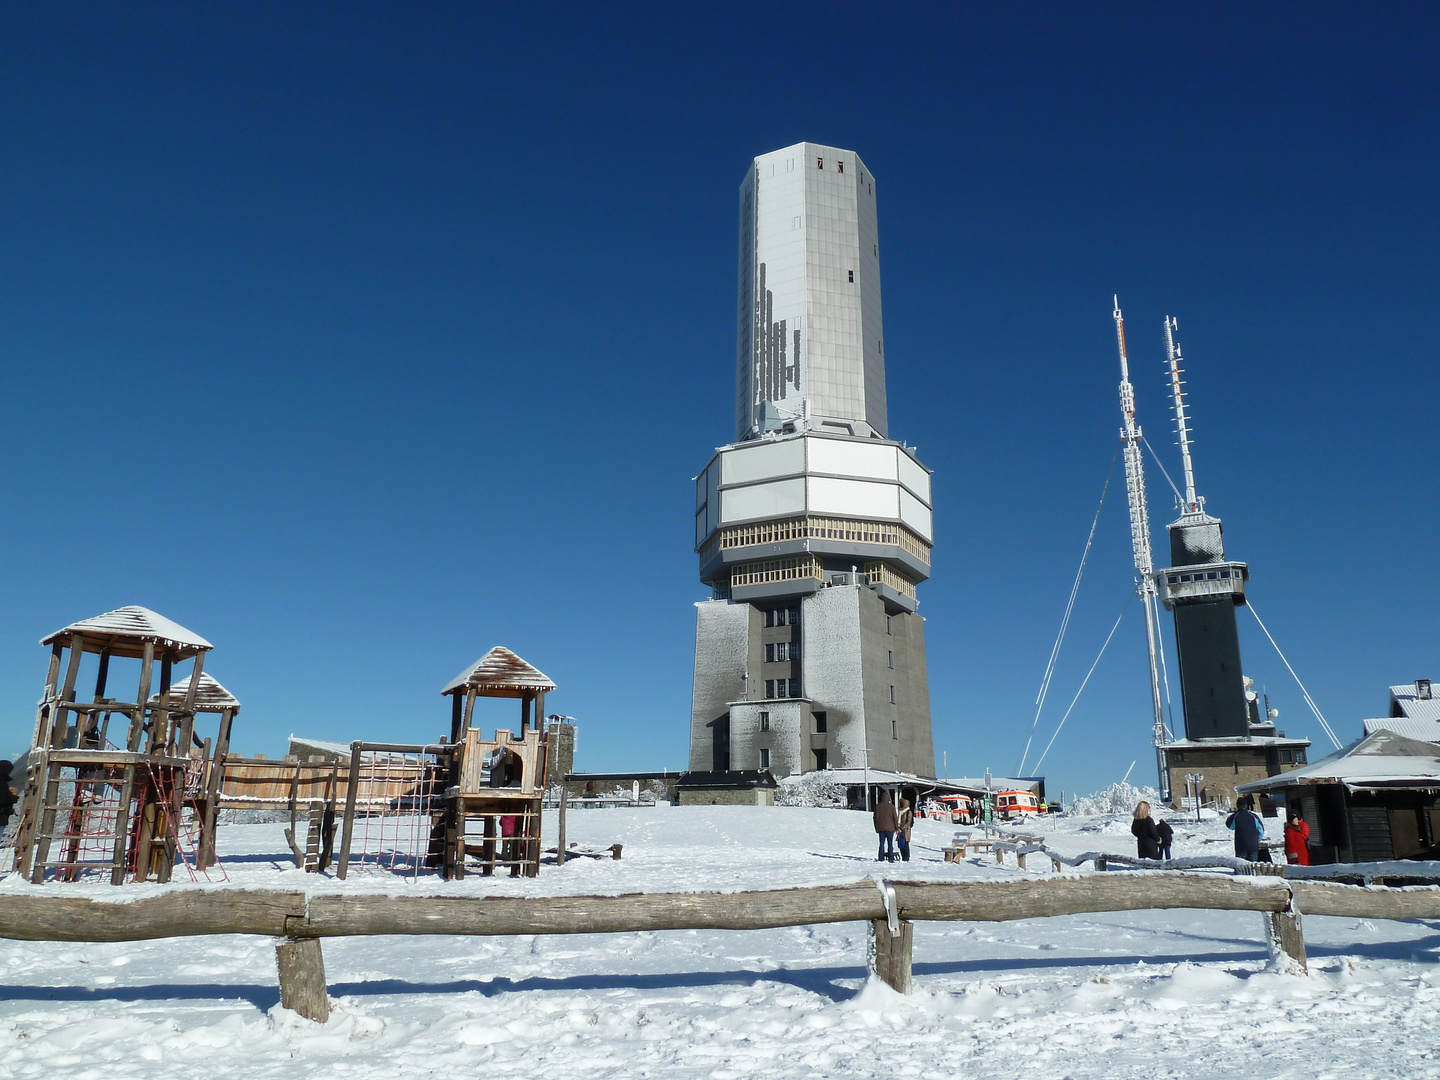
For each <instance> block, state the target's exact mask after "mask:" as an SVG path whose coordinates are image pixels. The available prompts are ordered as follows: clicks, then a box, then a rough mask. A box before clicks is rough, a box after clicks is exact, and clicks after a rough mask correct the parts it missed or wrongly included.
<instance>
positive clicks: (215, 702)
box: [14, 607, 555, 885]
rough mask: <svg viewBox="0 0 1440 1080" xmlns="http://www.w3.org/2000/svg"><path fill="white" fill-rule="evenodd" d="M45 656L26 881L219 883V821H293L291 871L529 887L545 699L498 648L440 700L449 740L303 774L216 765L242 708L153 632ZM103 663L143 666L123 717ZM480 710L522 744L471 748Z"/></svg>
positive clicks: (51, 641)
mask: <svg viewBox="0 0 1440 1080" xmlns="http://www.w3.org/2000/svg"><path fill="white" fill-rule="evenodd" d="M42 644H44V645H48V646H50V648H51V654H50V668H49V673H48V675H47V676H46V681H45V690H44V694H43V695H42V697H41V701H40V705H39V708H38V711H37V715H36V723H35V735H34V742H33V744H32V745H33V749H32V751H31V753H30V757H29V761H28V763H27V769H26V775H25V796H24V806H23V809H22V812H21V816H20V821H19V825H18V828H17V830H16V833H15V859H14V868H15V870H16V871H18V872H20V873H22V874H25V875H26V876H27V877H29V878H30V880H31V881H33V882H37V883H38V882H42V881H46V880H51V881H76V880H79V879H80V878H82V877H87V876H95V875H100V876H105V877H108V878H109V880H110V882H111V883H112V884H115V885H119V884H121V883H123V882H125V881H126V880H130V881H150V880H154V881H158V882H166V881H169V880H170V879H171V876H172V875H173V873H174V869H175V866H176V863H177V861H179V862H180V863H181V864H182V865H183V866H184V867H185V868H186V869H187V870H188V871H189V873H190V875H191V876H192V877H195V876H196V875H197V874H204V875H205V876H206V877H207V878H208V877H209V876H210V872H211V870H212V868H214V869H215V870H216V872H218V873H219V874H220V875H221V876H222V877H223V876H224V871H223V867H220V866H219V863H218V860H217V858H216V843H215V837H216V831H217V829H218V828H219V826H220V823H221V817H220V814H221V812H222V811H244V810H249V811H269V812H272V813H273V812H282V813H283V812H285V811H288V812H289V814H290V827H289V828H288V829H287V830H286V831H285V837H286V840H287V842H288V844H289V846H290V849H291V852H292V854H293V856H294V858H295V862H296V865H297V866H300V867H303V868H304V869H305V870H307V871H310V872H322V871H325V870H327V869H329V868H330V866H331V865H332V864H333V865H335V868H336V874H337V875H338V876H339V877H342V878H343V877H345V876H346V874H347V873H348V872H349V870H350V869H351V867H352V866H355V865H361V864H368V865H371V866H375V867H379V868H383V869H387V870H390V871H402V872H409V873H410V874H411V875H418V874H419V873H420V871H421V870H422V869H429V870H432V871H439V872H440V873H441V874H442V875H443V876H444V877H445V878H447V879H451V878H460V877H463V876H464V875H465V873H466V864H467V859H468V860H470V862H471V864H472V865H474V866H475V867H476V868H477V869H479V871H480V872H481V873H484V874H493V873H494V872H495V870H496V868H497V867H500V868H506V869H508V870H509V871H510V873H511V874H512V876H518V875H520V874H524V875H526V876H530V877H533V876H535V875H537V874H538V873H539V871H540V856H541V835H540V825H541V815H540V807H541V800H542V797H543V795H544V791H545V783H546V779H547V778H546V759H547V754H546V749H547V747H546V735H545V732H544V728H543V721H542V717H543V716H544V701H545V695H546V693H548V692H549V691H551V690H554V689H555V684H554V683H553V682H551V681H550V680H549V679H548V678H546V676H545V675H544V674H542V673H541V672H540V671H538V670H537V669H536V668H534V667H532V666H531V665H530V664H528V663H527V662H526V661H524V660H522V659H521V658H520V657H518V656H516V655H515V654H514V653H513V652H511V651H510V650H509V649H505V648H503V647H499V646H497V647H495V648H493V649H491V650H490V651H489V652H488V653H486V654H485V655H484V656H483V657H481V658H480V659H479V660H477V661H476V662H475V663H474V664H472V665H470V667H468V668H466V669H465V671H463V672H462V673H461V674H460V675H458V676H457V677H456V678H455V679H453V680H451V682H450V683H449V684H448V685H447V686H446V687H445V688H444V690H442V691H441V693H442V694H443V695H445V696H448V697H450V698H451V703H452V708H451V724H450V733H449V737H448V738H441V739H440V741H439V742H438V743H433V744H400V743H367V742H358V741H357V742H353V743H351V744H350V747H349V751H350V752H349V757H348V761H347V760H345V759H344V758H340V759H338V760H337V759H334V758H332V759H328V760H327V759H321V758H318V757H316V758H311V759H309V760H307V761H301V760H299V759H298V758H293V757H291V758H282V759H278V760H271V759H267V758H264V757H249V758H247V757H240V756H238V755H232V754H231V753H230V752H229V747H230V736H231V728H232V726H233V724H234V720H235V717H236V715H237V714H238V713H239V711H240V702H239V701H238V700H237V699H236V698H235V697H234V696H233V695H232V694H231V693H230V692H229V691H228V690H226V689H225V688H224V687H223V686H221V685H220V683H218V682H217V681H216V680H215V679H214V678H213V677H212V676H211V675H209V674H207V673H205V671H204V659H205V654H206V653H207V652H209V651H210V649H211V648H212V646H211V645H210V643H209V642H208V641H206V640H205V639H204V638H201V637H199V636H198V635H196V634H194V633H193V632H192V631H189V630H187V629H185V628H184V627H182V626H180V625H179V624H177V623H174V622H171V621H170V620H169V619H166V618H165V617H164V616H162V615H157V614H156V613H155V612H153V611H150V610H148V609H146V608H142V607H125V608H120V609H118V610H116V611H111V612H107V613H106V614H104V615H99V616H96V617H95V618H93V619H86V620H83V621H82V622H78V623H73V624H71V625H70V626H67V627H65V628H64V629H62V630H58V631H56V632H55V633H53V634H51V635H50V636H48V637H46V638H45V639H44V640H43V642H42ZM67 653H68V658H67ZM87 656H93V657H95V659H96V663H95V690H94V695H93V700H92V701H89V702H81V701H79V700H78V699H77V694H78V690H77V684H78V682H79V677H80V673H81V669H82V666H83V665H84V663H85V659H86V657H87ZM114 660H133V661H138V662H139V678H138V682H137V692H136V694H135V700H134V701H133V702H131V701H127V700H120V699H117V698H113V697H108V696H106V695H107V691H108V690H109V689H110V687H111V684H112V683H113V682H114V681H115V680H113V679H112V678H111V665H112V661H114ZM187 660H188V661H192V668H191V671H190V673H189V674H188V675H187V676H186V677H185V678H183V679H181V680H179V681H178V682H173V681H172V676H173V674H174V671H175V667H176V665H178V664H181V663H183V662H185V661H187ZM62 670H63V672H64V677H63V680H62V678H61V672H62ZM157 674H158V689H157V690H156V691H155V692H154V693H152V692H151V689H152V683H155V682H156V681H157ZM482 697H500V698H514V699H518V700H519V702H520V724H519V731H518V733H516V732H511V731H507V730H505V729H500V730H497V731H496V732H495V735H494V737H493V738H490V739H485V738H483V737H482V734H483V733H482V732H481V730H480V729H479V728H478V727H475V726H473V725H472V719H473V715H474V709H475V702H476V699H477V698H482ZM210 716H214V717H216V718H217V719H216V721H215V722H214V725H213V732H211V733H209V734H207V731H206V730H201V729H202V728H206V727H207V725H208V721H206V722H205V723H202V724H200V725H199V726H197V721H201V720H203V719H204V718H206V717H210ZM532 717H533V723H532ZM117 718H118V720H119V723H120V726H119V727H116V726H115V724H116V721H117ZM472 825H473V826H475V827H477V829H478V833H477V834H476V835H471V832H470V830H471V827H472ZM337 827H338V828H339V831H340V838H339V845H338V848H337V845H336V831H337Z"/></svg>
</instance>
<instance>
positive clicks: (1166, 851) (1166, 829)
mask: <svg viewBox="0 0 1440 1080" xmlns="http://www.w3.org/2000/svg"><path fill="white" fill-rule="evenodd" d="M1155 828H1156V829H1158V830H1159V832H1160V858H1162V859H1164V860H1165V861H1166V862H1169V861H1170V842H1171V841H1172V840H1174V839H1175V830H1174V829H1172V828H1170V823H1169V822H1168V821H1166V820H1165V819H1164V818H1161V819H1160V820H1159V821H1157V822H1156V823H1155Z"/></svg>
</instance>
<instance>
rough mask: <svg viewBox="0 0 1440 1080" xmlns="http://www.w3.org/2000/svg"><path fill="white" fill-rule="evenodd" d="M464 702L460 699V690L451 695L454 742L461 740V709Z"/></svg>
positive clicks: (451, 724)
mask: <svg viewBox="0 0 1440 1080" xmlns="http://www.w3.org/2000/svg"><path fill="white" fill-rule="evenodd" d="M464 704H465V703H464V702H463V701H461V700H460V692H459V691H458V690H457V691H456V692H455V693H453V694H451V695H450V741H451V742H452V743H458V742H459V741H460V718H461V712H460V710H461V709H462V708H463V707H464Z"/></svg>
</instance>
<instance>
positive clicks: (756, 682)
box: [690, 143, 935, 776]
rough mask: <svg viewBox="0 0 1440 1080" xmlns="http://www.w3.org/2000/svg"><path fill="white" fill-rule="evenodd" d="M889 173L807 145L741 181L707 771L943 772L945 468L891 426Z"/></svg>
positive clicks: (699, 515)
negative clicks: (936, 669)
mask: <svg viewBox="0 0 1440 1080" xmlns="http://www.w3.org/2000/svg"><path fill="white" fill-rule="evenodd" d="M876 220H877V218H876V211H875V181H874V177H873V176H872V175H871V174H870V171H869V170H868V169H867V168H866V167H865V165H864V163H863V162H861V161H860V159H859V158H858V157H857V156H856V155H855V154H854V153H853V152H851V151H848V150H841V149H838V148H836V147H830V146H821V145H818V144H815V143H798V144H796V145H795V146H791V147H787V148H785V149H783V150H777V151H775V152H774V153H771V154H766V155H764V156H762V157H758V158H756V159H755V161H754V163H753V165H752V167H751V169H750V172H749V173H748V174H747V176H746V177H745V180H744V182H743V183H742V184H741V188H740V275H739V279H740V290H739V297H738V300H739V311H740V318H739V327H738V334H737V339H738V356H737V361H738V363H737V380H736V384H737V385H736V390H737V399H736V402H737V409H736V412H737V420H736V431H737V441H736V442H734V443H731V444H730V445H728V446H723V447H720V448H719V449H717V450H716V452H715V454H714V456H713V457H712V458H711V460H710V462H709V463H708V464H707V465H706V467H705V469H704V471H702V472H701V474H700V475H699V476H698V477H697V478H696V481H695V485H696V487H695V549H696V551H697V553H698V554H699V557H700V580H701V581H703V582H704V583H705V584H707V585H709V586H710V587H711V589H712V597H713V598H712V599H710V600H707V601H704V602H701V603H699V604H697V605H696V632H695V681H694V690H693V699H692V708H691V735H690V769H691V770H692V771H694V772H697V773H701V772H703V773H724V772H742V771H752V770H768V771H769V772H770V773H772V774H773V775H775V776H787V775H790V774H792V773H799V772H808V771H810V770H813V769H825V768H852V767H860V766H862V765H864V764H865V763H866V760H867V757H868V761H869V764H870V765H871V766H872V767H875V768H882V769H891V770H895V771H898V772H904V773H911V774H916V775H922V776H932V775H934V771H935V754H934V749H933V746H932V742H931V735H930V693H929V682H928V679H927V675H926V667H925V630H924V621H923V620H922V619H921V617H920V616H919V614H918V613H917V609H918V606H919V600H918V598H917V595H916V586H917V585H918V584H919V583H921V582H923V581H924V580H926V578H928V577H929V574H930V551H931V543H932V523H931V497H930V471H929V470H928V469H926V468H925V467H924V466H923V465H921V464H920V461H919V459H918V458H917V456H916V452H915V450H914V448H913V447H910V446H907V445H905V444H904V443H902V442H896V441H893V440H891V439H889V438H888V437H887V428H888V416H887V413H886V393H885V361H884V352H885V350H884V333H883V330H882V329H881V321H880V315H881V306H880V264H879V251H880V247H879V235H878V230H877V225H876Z"/></svg>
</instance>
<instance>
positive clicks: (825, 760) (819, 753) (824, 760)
mask: <svg viewBox="0 0 1440 1080" xmlns="http://www.w3.org/2000/svg"><path fill="white" fill-rule="evenodd" d="M814 754H815V768H817V769H828V768H829V767H830V755H829V753H828V752H827V751H825V750H823V749H821V750H816V751H814Z"/></svg>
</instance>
